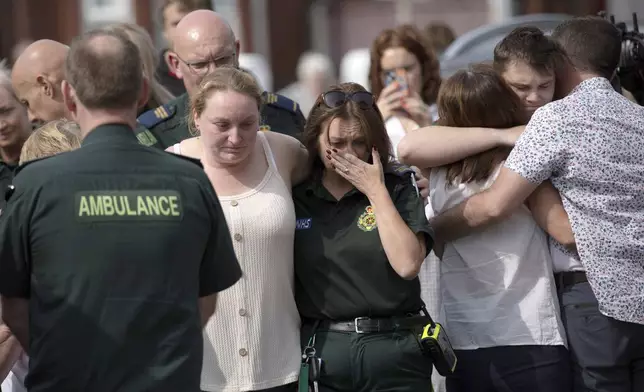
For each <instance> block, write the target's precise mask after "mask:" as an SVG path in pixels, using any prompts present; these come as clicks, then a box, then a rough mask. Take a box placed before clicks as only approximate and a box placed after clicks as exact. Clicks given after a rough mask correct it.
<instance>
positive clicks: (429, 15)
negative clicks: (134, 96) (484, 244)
mask: <svg viewBox="0 0 644 392" xmlns="http://www.w3.org/2000/svg"><path fill="white" fill-rule="evenodd" d="M160 1H161V0H0V10H2V11H0V26H1V27H0V29H1V30H0V57H2V58H11V53H12V51H13V50H14V48H15V47H16V45H19V44H20V43H21V42H26V41H28V40H36V39H41V38H50V39H54V40H57V41H61V42H65V43H67V42H69V41H70V40H71V39H72V38H73V37H74V36H75V35H77V34H78V33H79V32H81V31H83V30H86V29H90V28H93V27H97V26H100V25H102V24H105V23H110V22H115V21H119V22H122V21H129V22H135V23H138V24H139V25H141V26H143V27H145V28H146V29H147V30H148V31H149V32H150V34H151V35H152V37H153V38H155V40H156V43H157V45H158V46H159V47H162V46H163V45H164V43H163V39H162V36H161V34H160V23H159V12H158V7H159V3H160ZM213 7H214V9H216V10H217V11H218V12H221V13H222V14H224V15H225V16H226V17H227V18H228V20H229V21H230V22H231V24H232V26H233V28H234V30H235V31H236V33H237V35H238V37H239V39H240V40H241V42H242V51H244V52H249V53H255V54H256V55H260V56H262V57H263V58H264V59H265V60H266V62H267V64H268V67H269V69H270V73H271V74H272V75H271V79H272V80H271V82H270V84H272V86H270V87H272V89H273V90H279V89H281V88H283V87H285V86H287V85H288V84H289V83H291V82H293V79H294V75H295V68H296V64H297V61H298V58H299V56H300V55H301V54H302V53H303V52H305V51H308V50H313V51H316V52H321V53H325V54H327V55H329V56H330V58H331V60H332V61H333V63H334V64H336V67H337V69H338V70H339V67H340V63H341V60H342V58H343V56H344V55H345V54H346V53H347V52H349V51H351V50H354V49H361V48H362V49H363V50H364V48H368V47H369V45H370V44H371V40H372V39H373V38H374V37H375V36H376V35H377V34H378V33H379V32H380V31H381V30H382V29H384V28H388V27H393V26H395V25H397V24H401V23H415V24H417V25H418V26H420V27H424V26H425V25H427V24H428V23H431V22H436V21H439V22H443V23H447V24H448V25H450V26H451V27H452V28H453V30H454V31H455V32H456V34H457V35H461V34H463V33H466V32H468V31H470V30H472V29H475V28H477V27H480V26H484V25H487V24H490V23H501V22H503V21H504V20H506V19H508V18H511V17H513V16H516V15H523V14H535V13H560V14H568V15H587V14H595V13H597V12H599V11H601V10H604V9H606V10H608V12H610V13H613V14H615V15H616V19H617V20H618V21H619V20H630V15H631V13H632V12H639V13H640V14H642V17H643V18H644V1H643V0H214V1H213Z"/></svg>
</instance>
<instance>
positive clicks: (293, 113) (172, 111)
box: [134, 92, 305, 150]
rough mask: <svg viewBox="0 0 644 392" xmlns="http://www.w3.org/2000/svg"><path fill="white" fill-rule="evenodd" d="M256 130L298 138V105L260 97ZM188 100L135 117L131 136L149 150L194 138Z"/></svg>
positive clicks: (301, 125)
mask: <svg viewBox="0 0 644 392" xmlns="http://www.w3.org/2000/svg"><path fill="white" fill-rule="evenodd" d="M263 100H264V105H262V111H261V117H260V122H261V125H260V130H263V131H273V132H278V133H283V134H285V135H290V136H293V137H295V138H299V137H300V135H301V133H302V132H303V131H304V123H305V119H304V116H303V115H302V112H301V111H300V107H299V105H298V104H297V103H296V102H294V101H292V100H290V99H288V98H286V97H284V96H282V95H278V94H273V93H268V92H265V93H264V94H263ZM189 110H190V97H188V94H187V93H185V94H183V95H181V96H179V97H177V98H175V99H174V100H172V101H170V102H168V103H167V104H165V105H162V106H159V107H158V108H155V109H152V110H149V111H147V112H145V113H143V114H141V115H140V116H139V118H138V119H137V121H138V126H137V128H136V129H135V131H134V132H135V134H136V136H137V138H138V139H139V142H140V143H141V144H143V145H146V146H149V147H155V148H159V149H163V150H165V149H167V148H168V147H170V146H173V145H174V144H176V143H179V142H181V141H182V140H185V139H188V138H191V137H193V136H195V135H193V134H192V133H190V130H189V128H188V122H187V115H188V112H189Z"/></svg>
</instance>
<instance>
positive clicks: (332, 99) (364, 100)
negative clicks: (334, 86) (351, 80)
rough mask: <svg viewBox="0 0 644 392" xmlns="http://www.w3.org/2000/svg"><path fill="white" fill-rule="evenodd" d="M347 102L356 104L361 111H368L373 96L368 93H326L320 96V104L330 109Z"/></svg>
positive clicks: (371, 104)
mask: <svg viewBox="0 0 644 392" xmlns="http://www.w3.org/2000/svg"><path fill="white" fill-rule="evenodd" d="M348 101H353V102H355V103H357V104H358V106H359V107H360V108H361V109H369V108H370V107H372V106H373V102H374V101H373V94H371V93H370V92H368V91H357V92H355V93H345V92H344V91H327V92H326V93H324V94H322V102H324V104H325V105H326V106H328V107H330V108H337V107H338V106H342V105H344V104H345V103H347V102H348Z"/></svg>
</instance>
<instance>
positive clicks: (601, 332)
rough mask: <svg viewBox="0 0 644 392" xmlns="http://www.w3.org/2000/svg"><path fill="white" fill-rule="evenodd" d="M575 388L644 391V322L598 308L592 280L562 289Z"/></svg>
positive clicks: (597, 391)
mask: <svg viewBox="0 0 644 392" xmlns="http://www.w3.org/2000/svg"><path fill="white" fill-rule="evenodd" d="M559 302H560V304H561V313H562V318H563V322H564V326H565V327H566V333H567V334H568V349H569V350H570V356H571V368H572V372H573V383H574V391H575V392H581V391H584V392H600V391H601V392H635V391H644V325H640V324H632V323H626V322H623V321H618V320H615V319H613V318H611V317H607V316H604V315H603V314H601V313H600V312H599V307H598V304H597V299H596V298H595V295H594V294H593V292H592V290H591V288H590V284H589V283H587V282H585V283H577V284H574V285H571V286H568V287H564V288H561V289H560V290H559Z"/></svg>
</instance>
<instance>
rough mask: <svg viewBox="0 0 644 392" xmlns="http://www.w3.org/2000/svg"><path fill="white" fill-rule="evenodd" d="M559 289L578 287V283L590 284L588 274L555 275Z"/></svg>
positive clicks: (563, 273)
mask: <svg viewBox="0 0 644 392" xmlns="http://www.w3.org/2000/svg"><path fill="white" fill-rule="evenodd" d="M555 278H556V281H557V287H558V288H561V289H564V288H566V287H570V286H573V285H576V284H577V283H585V282H588V278H587V277H586V273H585V272H584V271H566V272H560V273H558V274H556V275H555Z"/></svg>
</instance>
